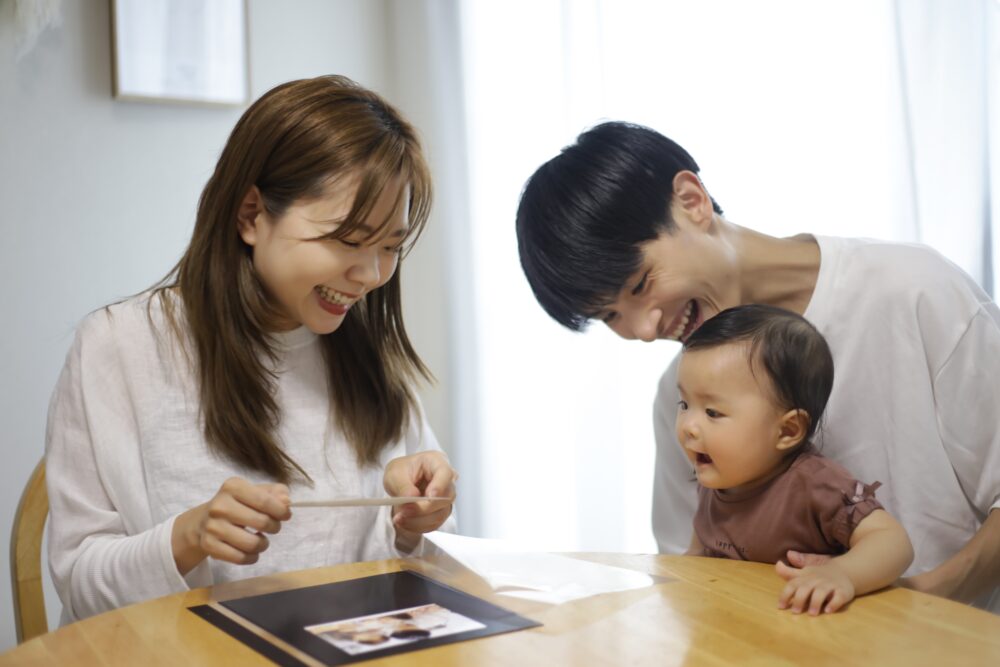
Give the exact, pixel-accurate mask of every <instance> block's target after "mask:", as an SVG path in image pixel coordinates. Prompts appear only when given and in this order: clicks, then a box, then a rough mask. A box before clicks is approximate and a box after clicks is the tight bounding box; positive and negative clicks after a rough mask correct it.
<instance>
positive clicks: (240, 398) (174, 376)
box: [46, 76, 456, 621]
mask: <svg viewBox="0 0 1000 667" xmlns="http://www.w3.org/2000/svg"><path fill="white" fill-rule="evenodd" d="M430 200H431V184H430V178H429V175H428V171H427V167H426V164H425V162H424V157H423V154H422V151H421V148H420V145H419V143H418V141H417V139H416V135H415V132H414V130H413V128H412V127H411V126H410V125H409V124H408V123H407V122H406V121H405V120H404V119H403V118H402V117H401V116H400V115H399V114H398V112H397V111H396V110H395V109H393V108H392V107H391V106H390V105H389V104H388V103H387V102H386V101H385V100H383V99H382V98H381V97H379V96H378V95H376V94H375V93H373V92H371V91H368V90H366V89H364V88H362V87H361V86H359V85H357V84H356V83H354V82H352V81H350V80H349V79H346V78H343V77H336V76H325V77H318V78H316V79H307V80H301V81H293V82H289V83H286V84H283V85H281V86H278V87H277V88H275V89H273V90H271V91H270V92H268V93H266V94H265V95H264V96H263V97H261V98H260V99H259V100H258V101H257V102H255V103H254V104H253V105H252V106H251V107H250V108H249V109H248V110H247V111H246V113H245V114H244V115H243V117H242V118H241V119H240V121H239V122H238V123H237V125H236V127H235V129H234V130H233V132H232V134H231V135H230V137H229V140H228V142H227V144H226V146H225V148H224V149H223V151H222V155H221V157H220V158H219V162H218V165H217V167H216V170H215V173H214V174H213V176H212V177H211V179H210V180H209V182H208V184H207V185H206V186H205V190H204V192H203V193H202V197H201V201H200V204H199V207H198V214H197V219H196V222H195V229H194V234H193V236H192V239H191V243H190V245H189V246H188V249H187V251H186V252H185V254H184V256H183V257H182V259H181V260H180V262H179V263H178V265H177V266H176V267H175V269H174V270H173V271H172V272H171V273H170V274H169V275H168V276H167V277H166V278H165V279H164V280H163V281H162V282H161V283H160V284H158V285H156V286H155V287H154V288H153V289H152V290H151V291H150V292H148V293H144V294H141V295H138V296H136V297H133V298H131V299H128V300H126V301H124V302H121V303H117V304H113V305H111V306H108V307H107V308H105V309H104V310H102V311H98V312H95V313H92V314H91V315H90V316H89V317H87V318H86V319H85V320H84V322H83V323H82V324H81V325H80V328H79V330H78V333H77V336H76V340H75V341H74V344H73V347H72V349H71V350H70V353H69V355H68V357H67V361H66V365H65V368H64V370H63V373H62V376H61V377H60V380H59V383H58V385H57V387H56V390H55V393H54V396H53V399H52V403H51V408H50V414H49V429H48V440H47V449H46V452H47V453H46V457H47V467H48V490H49V498H50V502H51V511H52V532H51V535H50V543H49V557H50V561H51V566H52V572H53V579H54V583H55V586H56V589H57V591H58V592H59V595H60V598H61V600H62V602H63V608H64V621H65V620H75V619H79V618H83V617H85V616H89V615H91V614H95V613H98V612H101V611H104V610H107V609H110V608H113V607H117V606H121V605H125V604H129V603H132V602H136V601H139V600H143V599H146V598H150V597H155V596H160V595H164V594H167V593H170V592H176V591H181V590H185V589H187V588H188V587H192V586H201V585H207V584H211V583H217V582H221V581H227V580H232V579H238V578H243V577H248V576H255V575H260V574H266V573H269V572H275V571H278V570H286V569H301V568H307V567H315V566H320V565H328V564H334V563H341V562H353V561H363V560H373V559H380V558H386V557H392V556H396V555H399V554H400V553H406V552H409V551H410V550H412V549H413V548H415V547H416V546H417V543H418V541H419V540H420V538H421V535H422V534H423V533H425V532H428V531H431V530H435V529H438V528H440V527H445V528H449V527H450V526H452V525H453V521H452V520H450V518H449V517H450V514H451V500H452V499H453V498H454V494H455V491H454V480H455V478H456V474H455V471H454V470H452V468H451V466H450V465H449V463H448V460H447V459H446V457H445V456H444V454H443V453H442V452H441V451H440V449H439V448H438V446H437V442H436V441H435V438H434V435H433V434H432V433H431V432H430V430H429V428H428V427H427V425H426V424H425V423H424V419H423V416H422V410H421V407H420V404H419V401H418V400H417V398H416V395H415V393H414V391H413V389H412V384H413V383H414V382H415V381H416V380H417V379H419V378H420V377H421V376H426V375H427V373H426V370H425V368H424V366H423V364H422V363H421V361H420V358H419V357H418V356H417V354H416V352H415V351H414V350H413V348H412V346H411V345H410V342H409V340H408V338H407V336H406V331H405V328H404V327H403V321H402V314H401V306H400V279H399V272H398V267H399V264H400V262H401V261H402V257H403V255H405V250H406V249H407V247H408V244H409V243H412V242H413V241H414V240H415V239H416V238H417V237H418V235H419V233H420V231H421V229H422V228H423V226H424V223H425V222H426V220H427V215H428V211H429V207H430ZM385 494H388V495H390V496H406V497H410V496H414V497H433V498H435V500H427V501H419V502H410V503H406V504H400V505H395V506H391V505H384V506H381V507H379V506H376V505H372V506H365V507H357V508H349V509H338V510H337V511H335V512H333V513H331V512H330V511H329V510H324V511H318V510H315V509H307V508H305V507H303V509H302V510H296V513H297V515H296V516H295V517H292V513H291V509H290V507H291V499H292V498H293V497H294V498H295V499H296V500H297V501H308V500H310V499H315V498H338V497H355V498H356V497H369V498H370V497H378V496H383V495H385ZM441 498H443V500H442V499H441ZM279 530H280V531H281V532H280V534H278V531H279ZM265 550H268V551H267V553H264V552H265Z"/></svg>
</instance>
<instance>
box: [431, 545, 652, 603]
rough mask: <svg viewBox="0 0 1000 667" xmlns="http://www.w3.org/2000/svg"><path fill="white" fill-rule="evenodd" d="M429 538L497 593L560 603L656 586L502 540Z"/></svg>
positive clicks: (642, 577)
mask: <svg viewBox="0 0 1000 667" xmlns="http://www.w3.org/2000/svg"><path fill="white" fill-rule="evenodd" d="M424 539H426V540H429V541H430V542H431V543H432V544H434V545H435V546H436V547H437V548H439V549H441V550H442V551H444V552H445V553H446V554H448V556H450V557H451V558H453V559H455V560H457V561H458V562H460V563H461V564H462V565H464V566H465V567H467V568H468V569H470V570H472V571H473V572H475V573H476V574H477V575H479V576H480V577H482V578H483V579H485V580H486V582H487V583H488V584H489V585H490V586H491V587H492V588H493V590H494V592H496V593H498V594H500V595H509V596H511V597H518V598H524V599H528V600H534V601H536V602H548V603H551V604H560V603H562V602H568V601H569V600H577V599H579V598H584V597H588V596H591V595H599V594H601V593H613V592H617V591H628V590H633V589H636V588H643V587H646V586H652V585H653V584H654V583H656V582H655V581H654V579H653V577H651V576H650V575H648V574H645V573H643V572H636V571H635V570H627V569H625V568H621V567H614V566H612V565H601V564H599V563H592V562H590V561H584V560H578V559H576V558H569V557H567V556H559V555H556V554H550V553H541V552H532V551H528V550H525V549H524V548H523V547H518V546H517V545H514V544H511V543H509V542H504V541H502V540H488V539H482V538H478V537H465V536H463V535H453V534H451V533H443V532H440V531H438V532H433V533H428V534H427V535H424Z"/></svg>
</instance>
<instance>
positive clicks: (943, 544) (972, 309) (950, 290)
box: [653, 237, 1000, 611]
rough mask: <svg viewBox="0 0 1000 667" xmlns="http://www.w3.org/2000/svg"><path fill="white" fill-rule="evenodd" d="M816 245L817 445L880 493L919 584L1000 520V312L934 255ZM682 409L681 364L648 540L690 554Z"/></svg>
mask: <svg viewBox="0 0 1000 667" xmlns="http://www.w3.org/2000/svg"><path fill="white" fill-rule="evenodd" d="M816 240H817V241H818V242H819V247H820V253H821V263H820V269H819V276H818V278H817V282H816V289H815V291H814V293H813V296H812V299H811V301H810V303H809V306H808V308H807V309H806V312H805V317H806V319H808V320H809V321H810V322H812V323H813V325H815V326H816V328H818V329H819V330H820V332H822V333H823V335H824V336H825V337H826V340H827V342H828V343H829V345H830V349H831V351H832V352H833V360H834V368H835V371H834V383H833V392H832V394H831V396H830V401H829V404H828V405H827V409H826V414H825V415H824V417H823V422H822V426H821V431H820V432H819V434H818V437H817V444H818V445H819V447H820V452H821V453H822V454H823V455H824V456H827V457H829V458H831V459H833V460H835V461H837V462H838V463H840V464H841V465H843V466H844V467H846V468H847V469H848V470H849V471H850V472H851V473H853V474H854V476H855V477H857V478H858V479H860V480H861V481H864V482H866V483H871V482H874V481H879V482H882V487H881V488H880V489H879V490H878V499H879V500H880V501H881V502H882V503H883V504H884V505H885V508H886V510H887V511H888V512H889V513H890V514H892V515H893V516H894V517H896V518H897V519H898V520H899V521H900V522H901V523H902V524H903V526H904V527H905V528H906V530H907V532H908V533H909V536H910V540H911V541H912V542H913V547H914V550H915V552H916V556H915V559H914V561H913V565H912V566H911V567H910V569H909V570H908V571H907V574H910V575H912V574H918V573H920V572H925V571H927V570H930V569H933V568H934V567H936V566H938V565H939V564H941V563H942V562H943V561H944V560H946V559H947V558H949V557H950V556H952V555H953V554H955V553H956V552H957V551H958V550H959V549H960V548H961V547H962V546H964V545H965V544H966V543H967V542H968V541H969V540H970V539H971V538H972V536H973V534H974V533H975V532H976V531H977V530H978V529H979V527H980V525H981V524H982V522H983V521H984V520H985V519H986V515H987V514H988V513H989V512H990V510H991V509H993V508H996V507H1000V310H998V308H997V305H996V304H995V303H993V302H992V301H990V299H989V297H988V296H987V295H986V294H985V293H984V292H983V291H982V289H980V288H979V286H978V285H976V284H975V283H974V282H973V281H972V280H971V279H970V278H969V277H968V276H967V275H966V274H965V273H964V272H963V271H961V270H960V269H959V268H958V267H956V266H955V265H953V264H951V263H950V262H949V261H948V260H946V259H945V258H944V257H942V256H941V255H940V254H938V253H937V252H935V251H934V250H932V249H930V248H927V247H924V246H917V245H906V244H898V243H884V242H879V241H869V240H860V239H840V238H829V237H816ZM678 400H679V396H678V392H677V360H676V359H675V360H674V362H673V363H672V364H671V365H670V367H669V368H668V369H667V371H666V372H665V373H664V375H663V377H662V378H661V380H660V386H659V393H658V395H657V399H656V404H655V406H654V426H655V432H656V444H657V455H656V472H655V481H654V488H653V532H654V534H655V536H656V540H657V544H658V545H659V549H660V551H661V552H664V553H681V552H683V551H684V550H686V549H687V548H688V546H689V544H690V539H691V530H692V528H691V521H692V518H693V517H694V512H695V507H696V505H697V494H696V482H695V477H694V472H693V470H692V468H691V465H690V463H688V460H687V457H686V456H685V455H684V454H683V452H682V451H681V447H680V445H679V444H678V442H677V437H676V434H675V420H676V414H677V413H676V411H677V401H678ZM994 598H995V599H994V602H993V603H991V604H990V607H991V608H992V609H993V610H995V611H1000V595H996V596H994ZM984 604H985V600H984Z"/></svg>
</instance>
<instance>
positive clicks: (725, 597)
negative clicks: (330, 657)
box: [0, 554, 1000, 667]
mask: <svg viewBox="0 0 1000 667" xmlns="http://www.w3.org/2000/svg"><path fill="white" fill-rule="evenodd" d="M574 557H575V558H581V559H585V560H592V561H595V562H600V563H606V564H609V565H617V566H620V567H627V568H631V569H634V570H639V571H642V572H646V573H649V574H654V575H659V576H662V577H665V578H666V581H663V582H662V583H658V584H657V585H655V586H652V587H649V588H644V589H639V590H634V591H628V592H624V593H611V594H605V595H599V596H595V597H590V598H584V599H581V600H577V601H575V602H569V603H566V604H562V605H557V606H551V605H545V604H541V603H537V602H529V601H525V600H519V599H516V598H510V597H505V596H497V595H493V594H492V593H491V591H490V589H489V588H488V587H487V586H486V585H485V584H484V583H483V581H482V580H481V579H478V578H474V577H470V576H469V575H462V574H455V573H454V572H453V571H446V570H445V569H442V567H440V566H439V565H440V564H435V563H434V562H429V561H423V560H415V561H414V560H410V561H399V560H387V561H378V562H372V563H354V564H350V565H340V566H334V567H326V568H319V569H315V570H304V571H300V572H291V573H285V574H281V575H275V576H270V577H261V578H257V579H248V580H246V581H241V582H233V583H229V584H221V585H218V586H213V587H211V588H201V589H196V590H193V591H189V592H187V593H178V594H176V595H170V596H167V597H163V598H159V599H156V600H151V601H149V602H144V603H141V604H137V605H132V606H130V607H125V608H122V609H118V610H115V611H111V612H108V613H105V614H101V615H99V616H95V617H92V618H89V619H86V620H84V621H81V622H79V623H74V624H72V625H69V626H66V627H64V628H60V629H58V630H55V631H53V632H50V633H48V634H46V635H43V636H41V637H37V638H35V639H33V640H31V641H28V642H25V643H24V644H22V645H20V646H18V647H17V648H15V649H13V650H11V651H8V652H7V653H4V654H2V655H0V667H3V666H6V665H141V667H153V666H155V665H185V666H194V665H267V664H271V663H269V662H268V661H267V660H266V659H264V658H263V657H262V656H260V655H259V654H257V653H255V652H254V651H253V650H251V649H249V648H247V647H246V646H244V645H243V644H242V643H240V642H238V641H236V640H235V639H232V638H231V637H229V635H227V634H225V633H223V632H222V631H220V630H218V629H217V628H215V627H214V626H213V625H210V624H209V623H207V622H206V621H203V620H202V619H201V618H199V617H197V616H196V615H195V614H193V613H191V612H189V611H187V607H190V606H194V605H198V604H203V603H206V602H209V601H212V600H228V599H233V598H237V597H243V596H246V595H256V594H259V593H266V592H273V591H278V590H285V589H289V588H297V587H301V586H310V585H315V584H322V583H329V582H334V581H342V580H344V579H353V578H356V577H364V576H369V575H373V574H381V573H388V572H395V571H398V570H400V569H414V570H417V571H420V572H423V573H424V574H427V575H429V576H432V577H434V578H436V579H439V580H442V581H444V582H445V583H448V584H450V585H453V586H455V587H457V588H461V589H464V590H466V591H467V592H469V593H472V594H473V595H477V596H479V597H482V598H485V599H488V600H490V601H491V602H494V603H496V604H499V605H500V606H503V607H506V608H508V609H511V610H512V611H515V612H517V613H520V614H523V615H525V616H528V617H530V618H532V619H534V620H537V621H539V622H541V623H543V625H542V627H539V628H534V629H531V630H524V631H520V632H513V633H510V634H505V635H497V636H493V637H487V638H484V639H478V640H471V641H465V642H458V643H454V644H449V645H446V646H440V647H435V648H430V649H425V650H420V651H414V652H410V653H406V654H404V655H400V656H397V657H394V658H384V659H382V660H372V661H369V662H364V663H361V664H364V665H404V664H405V665H475V666H476V667H479V666H480V665H516V666H517V667H525V666H527V665H546V666H548V665H560V666H561V665H574V666H575V665H769V666H770V665H825V664H830V665H838V666H843V665H865V666H867V667H875V666H882V665H907V666H908V667H910V666H913V665H963V666H968V665H993V666H996V665H1000V616H994V615H993V614H989V613H987V612H983V611H979V610H976V609H973V608H971V607H967V606H964V605H961V604H958V603H955V602H951V601H948V600H944V599H941V598H936V597H932V596H929V595H924V594H922V593H915V592H913V591H909V590H904V589H889V590H885V591H882V592H880V593H875V594H873V595H867V596H864V597H862V598H860V599H858V600H855V601H854V602H853V603H852V604H851V605H850V606H849V608H848V609H847V610H846V611H844V612H841V613H837V614H832V615H826V616H819V617H810V616H806V615H795V614H792V613H790V612H787V611H779V610H778V609H777V598H778V592H779V591H780V590H781V587H782V581H781V580H780V579H779V578H778V577H777V576H776V575H775V574H774V573H773V570H772V568H771V566H767V565H761V564H757V563H743V562H736V561H728V560H718V559H711V558H693V557H682V556H648V555H623V554H575V555H574Z"/></svg>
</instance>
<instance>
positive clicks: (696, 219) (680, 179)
mask: <svg viewBox="0 0 1000 667" xmlns="http://www.w3.org/2000/svg"><path fill="white" fill-rule="evenodd" d="M673 186H674V197H673V200H672V202H671V203H672V204H673V205H674V206H677V207H678V208H679V209H680V210H681V211H683V212H684V214H685V216H686V217H687V218H688V219H689V220H691V222H693V223H695V224H696V225H698V226H699V227H702V228H703V229H708V227H709V226H710V225H711V224H712V220H713V219H714V215H715V210H714V209H713V208H712V198H711V197H709V196H708V192H707V191H706V190H705V186H704V185H702V184H701V179H700V178H698V174H696V173H694V172H693V171H689V170H687V169H683V170H681V171H679V172H677V174H676V175H674V182H673Z"/></svg>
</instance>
